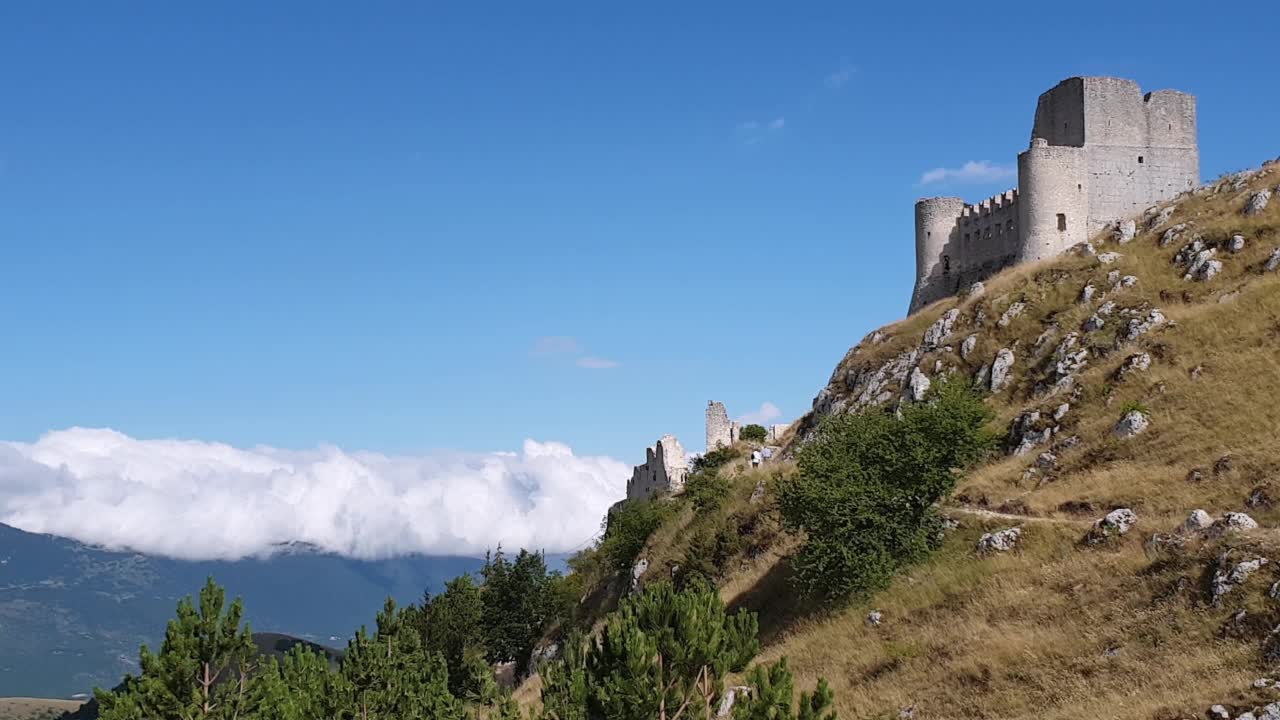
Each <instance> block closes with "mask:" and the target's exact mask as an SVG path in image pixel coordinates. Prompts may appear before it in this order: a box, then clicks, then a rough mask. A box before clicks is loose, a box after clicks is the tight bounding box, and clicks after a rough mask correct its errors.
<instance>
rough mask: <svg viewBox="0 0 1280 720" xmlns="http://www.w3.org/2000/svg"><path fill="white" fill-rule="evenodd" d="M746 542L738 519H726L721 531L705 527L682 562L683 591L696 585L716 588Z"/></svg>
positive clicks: (680, 582) (678, 582) (679, 578)
mask: <svg viewBox="0 0 1280 720" xmlns="http://www.w3.org/2000/svg"><path fill="white" fill-rule="evenodd" d="M742 545H743V540H742V537H741V536H740V535H739V534H738V518H736V517H730V518H726V520H725V522H724V523H722V524H721V525H720V527H718V528H702V529H701V530H698V531H697V532H696V533H694V535H693V537H692V538H691V539H690V540H689V547H688V548H687V549H686V550H685V553H684V558H683V559H681V561H680V570H679V572H678V573H677V575H676V585H677V587H678V588H679V589H685V588H688V587H692V586H693V585H695V584H696V583H708V584H711V585H714V583H715V581H716V580H717V579H719V578H720V577H721V576H722V575H724V571H725V567H726V566H727V565H728V564H729V561H730V560H732V559H733V558H735V557H737V555H738V553H740V552H742Z"/></svg>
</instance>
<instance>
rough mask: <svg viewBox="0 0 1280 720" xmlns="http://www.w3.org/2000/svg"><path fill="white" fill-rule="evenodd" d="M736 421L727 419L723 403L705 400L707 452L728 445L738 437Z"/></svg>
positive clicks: (727, 415) (727, 414)
mask: <svg viewBox="0 0 1280 720" xmlns="http://www.w3.org/2000/svg"><path fill="white" fill-rule="evenodd" d="M737 431H738V423H736V422H730V421H729V413H728V411H726V410H725V409H724V403H722V402H718V401H715V400H711V401H708V402H707V449H706V451H707V452H711V451H712V450H719V449H720V448H726V447H729V446H730V445H732V444H733V443H734V441H735V440H737V439H738V432H737Z"/></svg>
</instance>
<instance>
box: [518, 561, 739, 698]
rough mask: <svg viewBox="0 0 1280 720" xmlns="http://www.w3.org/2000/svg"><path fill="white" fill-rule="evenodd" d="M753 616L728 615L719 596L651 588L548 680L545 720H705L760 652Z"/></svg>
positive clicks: (704, 590)
mask: <svg viewBox="0 0 1280 720" xmlns="http://www.w3.org/2000/svg"><path fill="white" fill-rule="evenodd" d="M756 633H757V624H756V618H755V615H754V614H751V613H747V612H739V613H738V614H736V615H729V614H728V613H727V612H726V611H725V607H724V603H723V602H722V601H721V600H720V596H719V595H718V594H717V593H716V592H715V590H714V589H712V588H710V587H707V586H699V587H695V588H691V589H689V590H686V591H684V592H679V593H678V592H676V591H675V590H673V589H672V588H671V586H670V585H668V584H665V583H661V584H657V585H653V586H650V587H648V588H646V589H645V591H644V592H643V593H642V594H640V595H638V596H635V597H631V598H628V599H627V600H626V601H624V602H623V604H622V606H621V607H620V608H619V609H618V610H617V611H615V612H614V613H613V614H612V615H611V616H610V617H609V620H608V622H607V624H606V625H605V627H604V629H603V630H602V631H601V632H600V634H599V636H598V637H596V638H595V639H594V640H593V641H591V642H590V643H588V644H587V645H586V648H585V650H577V649H576V648H575V647H574V646H573V644H572V643H571V644H570V645H569V646H568V647H566V655H565V658H564V659H562V661H561V662H560V663H557V664H555V665H553V666H552V667H549V668H547V670H546V672H545V673H544V676H543V678H544V687H543V707H544V715H545V717H547V718H554V719H555V720H582V719H584V718H604V719H606V720H653V719H654V718H657V719H658V720H685V719H694V720H696V719H699V718H706V717H708V716H709V715H710V714H711V707H712V705H713V704H714V703H715V702H716V701H717V700H718V698H719V696H720V693H721V692H722V691H723V682H724V676H725V675H726V674H727V673H729V672H737V671H740V670H742V669H743V668H744V667H745V666H746V664H747V663H748V662H749V661H750V660H751V658H752V657H754V656H755V654H756V652H757V651H758V650H759V642H758V641H757V639H756Z"/></svg>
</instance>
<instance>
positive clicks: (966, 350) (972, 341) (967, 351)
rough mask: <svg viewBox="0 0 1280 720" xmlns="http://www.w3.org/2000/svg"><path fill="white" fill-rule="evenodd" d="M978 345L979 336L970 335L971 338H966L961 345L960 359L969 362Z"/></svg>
mask: <svg viewBox="0 0 1280 720" xmlns="http://www.w3.org/2000/svg"><path fill="white" fill-rule="evenodd" d="M977 345H978V336H977V335H970V336H969V337H967V338H965V339H964V340H963V341H962V342H961V343H960V357H961V358H962V359H964V360H968V359H969V356H970V355H972V354H973V349H974V348H975V347H977Z"/></svg>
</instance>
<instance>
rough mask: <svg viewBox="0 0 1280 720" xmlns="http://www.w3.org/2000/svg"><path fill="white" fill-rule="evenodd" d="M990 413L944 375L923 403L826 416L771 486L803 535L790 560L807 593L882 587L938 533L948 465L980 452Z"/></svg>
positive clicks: (948, 487) (949, 482) (834, 594)
mask: <svg viewBox="0 0 1280 720" xmlns="http://www.w3.org/2000/svg"><path fill="white" fill-rule="evenodd" d="M989 419H990V411H989V410H988V409H987V407H986V406H985V405H983V403H982V401H981V399H980V398H979V397H978V395H977V394H976V393H975V392H974V391H973V390H972V389H971V388H969V387H968V386H967V384H966V383H964V382H963V381H960V380H955V379H942V380H940V381H938V382H936V383H935V384H934V388H933V391H932V393H931V395H930V397H929V399H928V401H927V402H924V403H920V404H911V405H907V406H905V407H904V408H902V413H901V419H899V418H898V417H895V416H894V415H893V414H889V413H886V412H883V411H880V410H869V411H865V412H862V413H858V414H852V415H837V416H833V417H830V418H827V419H826V420H825V421H824V422H823V424H822V425H821V426H819V428H818V432H817V436H816V437H815V439H814V440H813V441H811V442H809V443H807V444H806V445H804V446H803V447H802V448H801V449H800V450H799V452H798V453H797V458H796V464H797V469H798V472H796V473H795V474H794V475H793V476H791V477H789V478H784V479H782V480H780V481H779V483H778V504H779V509H780V511H781V514H782V518H783V522H784V523H785V524H786V526H787V527H788V528H790V529H792V530H800V531H803V532H804V533H805V541H804V545H803V546H802V547H801V549H800V551H799V552H798V553H797V555H796V557H795V559H794V561H793V563H792V566H793V568H794V569H795V572H796V579H797V581H798V583H799V585H800V587H801V589H802V590H804V591H805V592H806V594H809V595H812V596H818V597H821V598H823V599H826V600H844V599H848V598H849V597H851V596H855V595H858V594H860V593H866V592H869V591H873V590H877V589H880V588H883V587H884V586H885V585H887V584H888V582H889V580H890V578H891V577H892V576H893V573H894V571H895V570H897V569H898V568H899V567H900V566H902V565H904V564H906V563H910V562H914V561H916V560H918V559H920V558H921V557H923V556H924V555H925V554H926V553H927V552H928V551H929V550H930V549H931V547H932V546H933V544H934V542H935V539H936V538H937V536H938V535H937V529H938V517H937V511H936V506H937V503H938V502H939V501H940V500H942V499H943V498H945V497H946V496H947V495H948V494H949V493H950V492H951V491H952V490H953V489H954V488H955V484H956V480H957V474H956V472H955V471H956V470H957V469H960V468H964V467H966V466H968V465H970V464H972V463H973V462H975V461H976V460H978V459H979V458H981V457H983V456H984V455H985V454H986V453H987V452H988V451H989V450H990V449H991V448H992V447H993V446H994V436H993V435H992V434H991V433H990V432H988V431H987V429H986V428H985V425H986V423H987V421H988V420H989Z"/></svg>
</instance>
